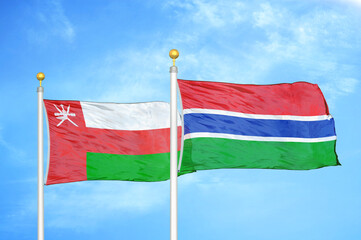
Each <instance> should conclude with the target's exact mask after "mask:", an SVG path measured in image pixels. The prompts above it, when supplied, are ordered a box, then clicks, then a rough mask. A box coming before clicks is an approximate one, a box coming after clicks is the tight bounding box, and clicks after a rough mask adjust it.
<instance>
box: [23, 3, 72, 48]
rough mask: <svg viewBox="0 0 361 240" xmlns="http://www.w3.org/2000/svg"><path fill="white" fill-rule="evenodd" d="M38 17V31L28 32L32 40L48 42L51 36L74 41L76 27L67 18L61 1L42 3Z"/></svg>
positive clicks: (32, 29)
mask: <svg viewBox="0 0 361 240" xmlns="http://www.w3.org/2000/svg"><path fill="white" fill-rule="evenodd" d="M36 17H37V20H39V22H40V24H39V26H38V27H37V29H35V28H31V29H29V30H28V34H29V37H30V39H31V40H33V41H36V42H46V41H47V40H48V39H49V38H50V37H51V36H57V37H60V38H62V39H63V40H65V41H67V42H72V41H73V40H74V38H75V29H74V26H73V24H72V23H71V22H70V20H69V18H68V17H67V16H66V14H65V12H64V8H63V6H62V4H61V1H60V0H51V1H47V2H44V3H42V4H41V5H40V7H39V10H38V11H37V12H36Z"/></svg>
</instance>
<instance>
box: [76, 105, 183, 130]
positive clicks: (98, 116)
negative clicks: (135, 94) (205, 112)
mask: <svg viewBox="0 0 361 240" xmlns="http://www.w3.org/2000/svg"><path fill="white" fill-rule="evenodd" d="M80 104H81V107H82V110H83V115H84V120H85V125H86V126H87V127H91V128H101V129H113V130H151V129H160V128H169V127H170V107H169V103H166V102H145V103H131V104H121V103H95V102H80ZM178 123H179V124H178V125H180V123H181V121H180V118H179V119H178Z"/></svg>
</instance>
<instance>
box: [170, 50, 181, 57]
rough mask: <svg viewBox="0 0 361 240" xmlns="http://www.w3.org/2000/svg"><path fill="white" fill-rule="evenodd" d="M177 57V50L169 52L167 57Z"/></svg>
mask: <svg viewBox="0 0 361 240" xmlns="http://www.w3.org/2000/svg"><path fill="white" fill-rule="evenodd" d="M178 56H179V52H178V50H177V49H172V50H170V51H169V57H170V58H172V59H176V58H177V57H178Z"/></svg>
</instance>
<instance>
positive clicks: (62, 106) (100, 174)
mask: <svg viewBox="0 0 361 240" xmlns="http://www.w3.org/2000/svg"><path fill="white" fill-rule="evenodd" d="M44 105H45V108H46V113H47V119H48V126H49V139H50V141H49V160H48V171H47V178H46V185H50V184H57V183H66V182H76V181H84V180H127V181H147V182H148V181H162V180H167V179H169V165H170V163H169V142H170V128H169V126H170V121H169V115H170V108H169V104H168V103H166V102H146V103H134V104H118V103H95V102H80V101H56V100H44ZM179 123H180V121H179ZM178 136H179V140H178V149H180V144H181V141H180V136H181V127H178Z"/></svg>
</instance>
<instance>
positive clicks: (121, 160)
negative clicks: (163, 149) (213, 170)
mask: <svg viewBox="0 0 361 240" xmlns="http://www.w3.org/2000/svg"><path fill="white" fill-rule="evenodd" d="M178 157H179V152H178ZM169 166H170V160H169V153H158V154H149V155H116V154H108V153H92V152H88V153H87V178H88V180H124V181H139V182H154V181H164V180H168V179H169V169H170V167H169ZM188 172H190V171H184V172H183V174H185V173H188Z"/></svg>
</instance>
